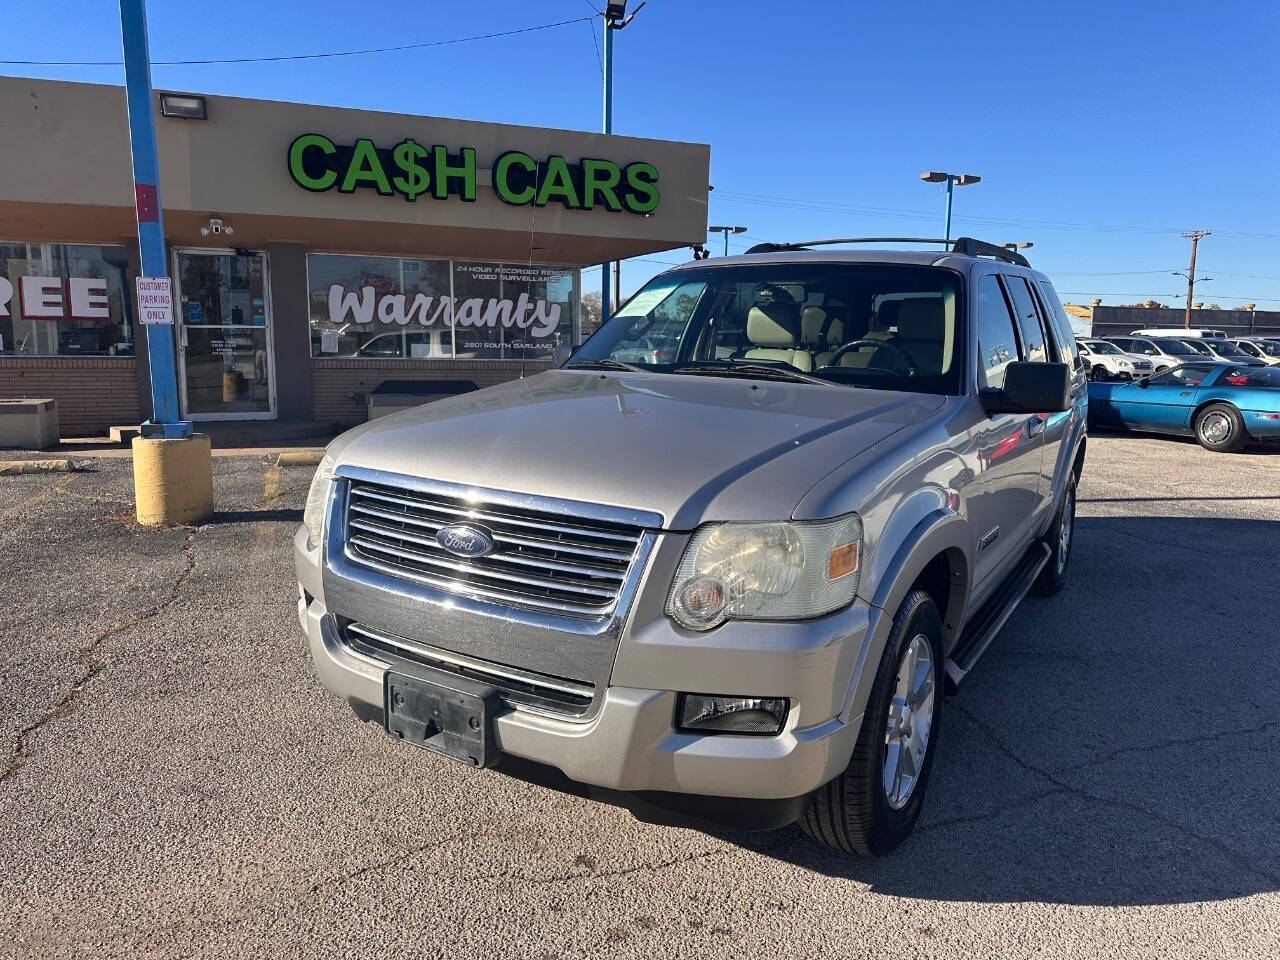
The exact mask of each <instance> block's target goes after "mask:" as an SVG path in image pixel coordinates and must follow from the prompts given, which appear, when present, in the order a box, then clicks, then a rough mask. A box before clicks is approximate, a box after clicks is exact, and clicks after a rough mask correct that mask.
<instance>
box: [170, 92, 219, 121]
mask: <svg viewBox="0 0 1280 960" xmlns="http://www.w3.org/2000/svg"><path fill="white" fill-rule="evenodd" d="M160 113H161V114H163V115H164V116H166V117H178V118H179V119H182V120H208V119H209V105H208V103H207V102H206V101H205V98H204V97H197V96H195V95H194V94H190V93H162V94H160Z"/></svg>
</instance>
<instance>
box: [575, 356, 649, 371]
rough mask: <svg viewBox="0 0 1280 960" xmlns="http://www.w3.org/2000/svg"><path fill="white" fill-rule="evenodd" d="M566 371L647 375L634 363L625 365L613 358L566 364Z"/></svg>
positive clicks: (643, 369)
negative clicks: (601, 371)
mask: <svg viewBox="0 0 1280 960" xmlns="http://www.w3.org/2000/svg"><path fill="white" fill-rule="evenodd" d="M565 369H566V370H630V371H631V372H632V373H647V372H648V371H646V370H645V368H644V367H637V366H636V365H635V364H634V363H623V362H622V361H621V360H614V359H613V358H612V357H601V358H600V359H599V360H582V361H580V362H578V363H566V364H565Z"/></svg>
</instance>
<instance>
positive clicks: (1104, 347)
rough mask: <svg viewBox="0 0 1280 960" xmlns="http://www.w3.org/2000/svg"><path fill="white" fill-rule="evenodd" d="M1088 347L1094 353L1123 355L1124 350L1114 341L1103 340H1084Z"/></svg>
mask: <svg viewBox="0 0 1280 960" xmlns="http://www.w3.org/2000/svg"><path fill="white" fill-rule="evenodd" d="M1085 342H1086V343H1087V344H1089V349H1090V350H1092V351H1093V352H1094V353H1118V354H1120V356H1124V351H1123V350H1121V349H1120V348H1119V347H1117V346H1116V345H1115V344H1114V343H1107V341H1105V340H1086V341H1085Z"/></svg>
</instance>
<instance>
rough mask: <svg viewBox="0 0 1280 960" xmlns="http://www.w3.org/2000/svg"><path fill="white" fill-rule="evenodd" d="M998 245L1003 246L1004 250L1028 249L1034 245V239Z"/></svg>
mask: <svg viewBox="0 0 1280 960" xmlns="http://www.w3.org/2000/svg"><path fill="white" fill-rule="evenodd" d="M1000 246H1002V247H1004V248H1005V249H1006V250H1030V249H1031V248H1032V247H1034V246H1035V241H1033V240H1019V241H1017V242H1016V243H1002V244H1000Z"/></svg>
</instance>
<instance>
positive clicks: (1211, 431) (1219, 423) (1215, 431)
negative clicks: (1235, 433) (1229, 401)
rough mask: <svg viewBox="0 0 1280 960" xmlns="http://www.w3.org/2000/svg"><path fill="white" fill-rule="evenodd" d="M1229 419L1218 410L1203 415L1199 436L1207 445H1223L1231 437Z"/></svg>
mask: <svg viewBox="0 0 1280 960" xmlns="http://www.w3.org/2000/svg"><path fill="white" fill-rule="evenodd" d="M1231 428H1232V424H1231V418H1230V417H1228V416H1227V415H1226V414H1225V413H1222V412H1221V411H1219V410H1214V411H1212V412H1210V413H1208V414H1206V415H1205V418H1204V419H1203V420H1201V421H1200V435H1201V436H1202V437H1204V438H1205V440H1207V441H1208V442H1209V443H1213V444H1219V443H1223V442H1225V441H1226V440H1227V438H1229V437H1230V436H1231Z"/></svg>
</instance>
